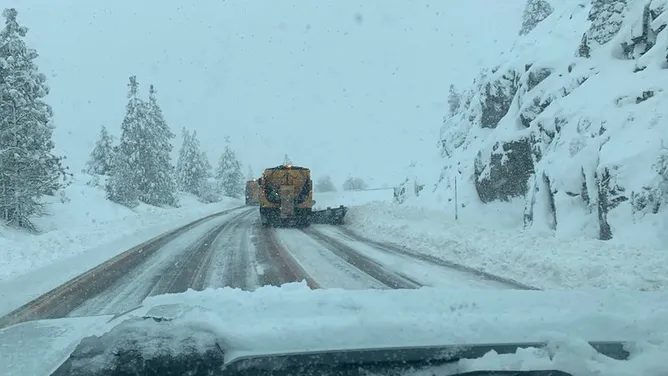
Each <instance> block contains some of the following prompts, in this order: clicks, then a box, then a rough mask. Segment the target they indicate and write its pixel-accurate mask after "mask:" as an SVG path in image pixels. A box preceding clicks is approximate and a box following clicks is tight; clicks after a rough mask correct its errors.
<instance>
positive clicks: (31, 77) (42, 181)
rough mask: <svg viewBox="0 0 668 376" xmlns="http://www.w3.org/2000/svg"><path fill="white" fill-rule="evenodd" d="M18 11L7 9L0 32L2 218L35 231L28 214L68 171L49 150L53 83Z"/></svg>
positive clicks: (38, 208) (39, 211)
mask: <svg viewBox="0 0 668 376" xmlns="http://www.w3.org/2000/svg"><path fill="white" fill-rule="evenodd" d="M17 15H18V12H17V11H16V9H14V8H9V9H5V10H4V11H3V16H4V17H5V28H4V29H3V30H2V31H0V218H2V219H3V220H5V221H6V222H7V223H8V224H10V225H14V226H18V227H23V228H28V229H31V230H36V229H35V227H34V225H33V224H32V223H31V222H30V220H29V217H30V216H33V215H39V214H42V212H43V211H42V208H43V204H42V203H41V202H40V198H41V197H42V196H44V195H46V194H54V193H55V192H56V190H58V189H60V188H61V187H62V181H63V180H62V178H64V177H66V176H67V173H66V168H65V167H64V166H63V165H62V159H63V158H59V157H56V156H54V155H53V154H52V153H51V152H52V150H53V147H54V145H53V141H52V134H53V125H52V117H53V115H52V110H51V107H50V106H49V105H48V104H46V103H45V102H44V100H43V98H44V97H45V96H46V95H47V94H48V93H49V88H48V86H47V84H46V77H45V76H44V74H42V73H39V71H38V68H37V65H36V64H35V62H34V60H35V59H36V58H37V56H38V54H37V52H36V51H35V50H34V49H32V48H28V46H27V45H26V42H25V40H24V38H25V36H26V33H27V32H28V29H27V28H26V27H24V26H21V25H20V24H19V23H18V22H17V20H16V18H17Z"/></svg>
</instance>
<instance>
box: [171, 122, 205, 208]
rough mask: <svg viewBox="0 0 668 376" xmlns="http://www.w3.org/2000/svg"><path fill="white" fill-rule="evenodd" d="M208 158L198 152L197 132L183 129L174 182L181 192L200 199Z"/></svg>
mask: <svg viewBox="0 0 668 376" xmlns="http://www.w3.org/2000/svg"><path fill="white" fill-rule="evenodd" d="M208 163H209V161H208V158H206V156H205V155H203V154H202V152H201V151H200V146H199V140H198V139H197V131H193V132H192V133H190V132H188V130H186V129H185V128H183V145H181V149H180V150H179V159H178V161H177V163H176V180H177V184H178V186H179V189H180V190H182V191H183V192H187V193H191V194H194V195H195V196H197V197H202V195H203V192H202V190H203V187H204V186H205V184H206V179H207V173H208V172H207V164H208Z"/></svg>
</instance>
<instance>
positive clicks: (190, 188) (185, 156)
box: [86, 76, 243, 207]
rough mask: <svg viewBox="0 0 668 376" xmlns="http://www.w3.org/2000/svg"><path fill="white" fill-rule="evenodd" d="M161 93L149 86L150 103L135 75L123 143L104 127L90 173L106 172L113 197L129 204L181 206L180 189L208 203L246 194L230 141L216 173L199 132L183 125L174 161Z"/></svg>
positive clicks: (122, 133) (106, 186) (89, 162)
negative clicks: (200, 140) (144, 96)
mask: <svg viewBox="0 0 668 376" xmlns="http://www.w3.org/2000/svg"><path fill="white" fill-rule="evenodd" d="M156 94H157V92H156V89H155V87H154V86H153V85H149V93H148V101H144V100H143V99H142V98H140V97H139V83H138V81H137V78H136V77H135V76H132V77H130V82H129V84H128V103H127V105H126V108H125V111H126V112H125V118H124V119H123V122H122V123H121V137H120V140H119V143H118V145H114V139H113V137H112V136H111V135H110V134H109V132H108V131H107V129H106V127H104V126H103V127H102V130H101V131H100V137H99V139H98V141H97V142H96V144H95V148H94V149H93V151H92V153H91V155H90V160H89V161H88V169H87V171H86V172H88V173H89V174H97V175H105V176H106V177H107V178H106V185H105V189H106V191H107V197H108V198H109V200H111V201H114V202H117V203H119V204H123V205H126V206H129V207H133V206H135V205H137V204H138V203H140V202H142V203H145V204H148V205H155V206H177V205H178V199H177V192H178V191H181V192H186V193H190V194H193V195H195V196H197V197H198V198H199V199H200V201H202V202H205V203H211V202H216V201H219V200H220V199H221V198H222V197H223V196H228V197H234V198H240V197H241V193H242V191H243V174H242V173H241V164H240V162H239V161H238V160H237V158H236V155H235V153H234V151H232V150H231V149H230V146H229V141H228V142H227V145H226V146H225V150H224V152H223V154H222V155H221V157H220V162H219V166H218V168H217V169H216V171H215V174H214V172H213V169H212V167H211V163H210V162H209V159H208V157H207V155H206V153H205V152H204V151H202V150H201V148H200V143H199V139H198V138H197V131H189V130H188V129H186V128H183V129H182V137H183V143H182V145H181V149H180V150H179V154H178V159H177V161H176V166H174V165H172V161H171V152H172V149H173V146H172V139H174V137H175V135H174V133H172V131H171V130H170V128H169V126H168V125H167V122H166V120H165V118H164V116H163V113H162V109H161V108H160V105H159V104H158V100H157V95H156ZM214 175H215V176H214Z"/></svg>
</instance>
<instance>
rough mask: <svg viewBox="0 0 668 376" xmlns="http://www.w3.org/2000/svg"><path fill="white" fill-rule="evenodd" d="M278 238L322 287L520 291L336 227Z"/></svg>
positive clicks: (287, 231)
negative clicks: (436, 287)
mask: <svg viewBox="0 0 668 376" xmlns="http://www.w3.org/2000/svg"><path fill="white" fill-rule="evenodd" d="M278 234H279V238H280V239H281V241H282V243H283V245H284V246H285V247H286V249H288V250H289V252H290V254H291V255H292V256H293V257H294V258H295V260H296V261H297V262H298V263H299V264H300V265H301V266H302V268H303V269H304V270H305V271H306V272H307V273H308V274H309V275H311V276H312V277H313V278H314V279H315V280H316V282H317V283H318V285H319V286H321V287H339V288H346V289H365V288H419V287H421V286H438V287H452V288H462V287H475V288H496V289H499V288H501V289H509V288H511V289H515V288H525V286H521V285H518V284H515V283H513V282H512V281H506V280H504V279H502V278H495V277H494V276H488V275H481V274H479V273H475V272H473V271H470V270H464V269H462V268H457V267H456V266H453V265H444V264H443V263H440V264H438V263H436V262H435V260H427V259H421V258H419V257H416V256H415V255H410V254H408V253H406V252H401V250H398V249H393V248H392V246H391V245H383V244H380V243H377V242H372V241H369V240H368V239H365V238H363V237H360V236H355V235H354V233H352V232H351V231H350V230H342V229H341V228H339V227H335V226H326V225H316V226H312V227H311V228H309V229H306V230H298V229H279V230H278Z"/></svg>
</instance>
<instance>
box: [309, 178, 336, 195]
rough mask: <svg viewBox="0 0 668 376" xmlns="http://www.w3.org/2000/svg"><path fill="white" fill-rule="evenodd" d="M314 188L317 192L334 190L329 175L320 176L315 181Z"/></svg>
mask: <svg viewBox="0 0 668 376" xmlns="http://www.w3.org/2000/svg"><path fill="white" fill-rule="evenodd" d="M314 188H315V190H316V191H318V192H334V191H336V187H335V186H334V183H333V182H332V178H330V177H329V175H325V176H322V177H320V178H319V179H318V180H317V181H316V183H315V187H314Z"/></svg>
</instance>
